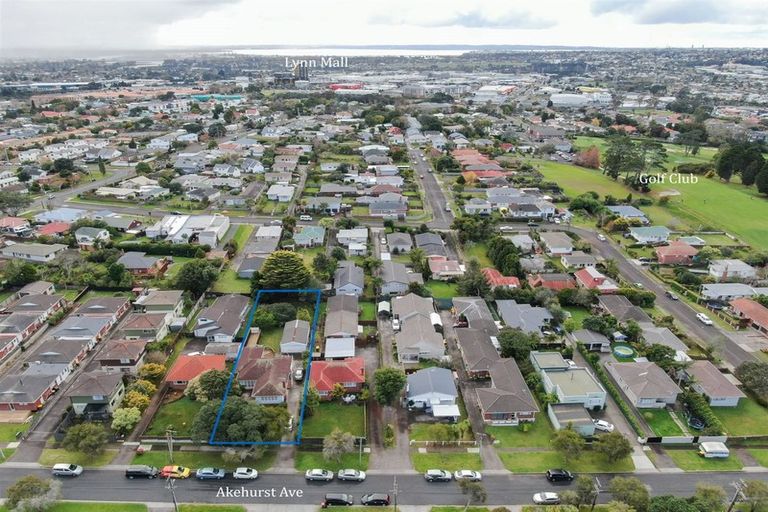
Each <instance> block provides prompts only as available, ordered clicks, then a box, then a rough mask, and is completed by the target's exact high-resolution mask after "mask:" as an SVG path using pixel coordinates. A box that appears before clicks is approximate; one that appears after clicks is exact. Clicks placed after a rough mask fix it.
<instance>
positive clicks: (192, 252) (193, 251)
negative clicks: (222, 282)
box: [120, 242, 211, 258]
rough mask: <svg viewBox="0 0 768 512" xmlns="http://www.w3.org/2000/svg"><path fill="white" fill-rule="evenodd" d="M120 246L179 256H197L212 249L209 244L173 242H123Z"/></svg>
mask: <svg viewBox="0 0 768 512" xmlns="http://www.w3.org/2000/svg"><path fill="white" fill-rule="evenodd" d="M120 248H121V249H123V250H125V251H138V252H145V253H147V254H150V255H163V256H179V257H182V258H195V257H198V256H200V252H201V251H202V253H206V252H208V251H210V250H211V247H210V246H209V245H193V244H172V243H170V242H152V243H148V242H123V243H121V244H120Z"/></svg>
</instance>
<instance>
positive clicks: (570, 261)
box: [560, 251, 597, 269]
mask: <svg viewBox="0 0 768 512" xmlns="http://www.w3.org/2000/svg"><path fill="white" fill-rule="evenodd" d="M560 263H562V264H563V266H564V267H565V268H567V269H580V268H586V267H590V268H594V266H595V265H597V258H595V257H594V256H592V255H591V254H587V253H585V252H584V251H573V252H572V253H571V254H564V255H562V256H561V257H560Z"/></svg>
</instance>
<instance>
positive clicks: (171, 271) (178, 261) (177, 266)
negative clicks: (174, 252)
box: [163, 256, 194, 281]
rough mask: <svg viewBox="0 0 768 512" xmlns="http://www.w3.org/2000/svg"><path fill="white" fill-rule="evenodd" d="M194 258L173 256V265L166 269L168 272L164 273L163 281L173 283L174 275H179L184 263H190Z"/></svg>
mask: <svg viewBox="0 0 768 512" xmlns="http://www.w3.org/2000/svg"><path fill="white" fill-rule="evenodd" d="M193 259H194V258H185V257H183V256H174V257H173V263H171V265H170V266H169V267H168V270H167V271H166V272H165V275H164V276H163V277H164V278H165V279H168V280H171V281H173V280H174V279H175V278H176V274H178V273H179V270H181V267H183V266H184V264H185V263H187V262H188V261H192V260H193Z"/></svg>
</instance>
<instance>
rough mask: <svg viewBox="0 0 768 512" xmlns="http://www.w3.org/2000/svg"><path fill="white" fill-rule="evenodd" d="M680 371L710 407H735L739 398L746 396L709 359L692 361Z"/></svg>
mask: <svg viewBox="0 0 768 512" xmlns="http://www.w3.org/2000/svg"><path fill="white" fill-rule="evenodd" d="M681 372H682V374H683V376H684V378H685V380H686V381H687V382H688V383H689V384H690V385H691V388H693V390H694V391H696V392H697V393H700V394H702V395H704V397H706V399H707V401H708V402H709V405H710V406H711V407H737V406H738V405H739V400H741V399H742V398H746V396H747V395H745V394H744V392H743V391H742V390H740V389H739V388H738V386H736V384H734V383H733V382H732V381H731V379H729V378H728V377H727V376H726V375H725V374H723V373H722V372H721V371H720V370H718V368H717V366H715V365H714V364H712V363H711V362H710V361H707V360H700V361H693V362H691V363H690V364H688V365H687V366H686V367H684V368H683V369H682V370H681Z"/></svg>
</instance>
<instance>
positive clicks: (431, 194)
mask: <svg viewBox="0 0 768 512" xmlns="http://www.w3.org/2000/svg"><path fill="white" fill-rule="evenodd" d="M408 156H409V157H410V159H411V164H412V166H413V170H414V173H415V176H414V177H415V179H416V180H417V181H420V182H421V184H422V185H423V186H424V196H425V199H426V201H427V202H428V203H429V207H430V208H431V209H432V222H429V223H428V225H429V226H431V227H433V228H435V229H448V228H449V227H451V223H452V222H453V212H449V211H446V210H445V207H446V205H447V204H448V200H447V199H446V198H445V193H443V189H442V187H441V186H440V183H438V182H437V178H435V174H434V173H433V172H432V168H431V166H430V164H429V162H428V161H426V159H425V157H424V152H423V151H422V150H420V149H418V148H411V147H409V148H408ZM419 176H424V179H421V178H420V177H419Z"/></svg>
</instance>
